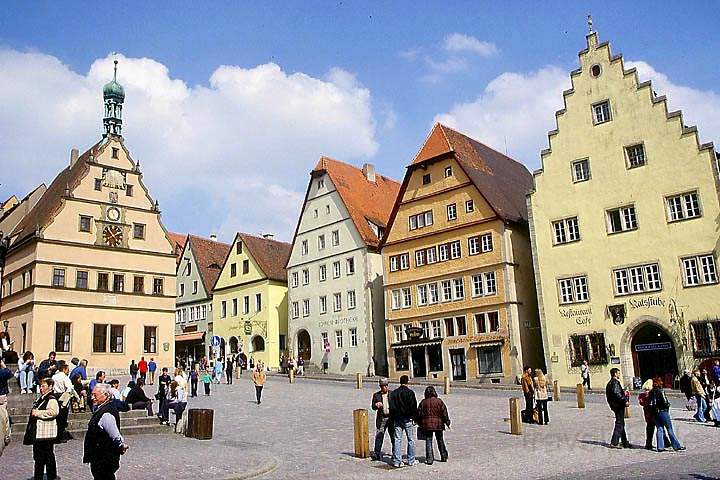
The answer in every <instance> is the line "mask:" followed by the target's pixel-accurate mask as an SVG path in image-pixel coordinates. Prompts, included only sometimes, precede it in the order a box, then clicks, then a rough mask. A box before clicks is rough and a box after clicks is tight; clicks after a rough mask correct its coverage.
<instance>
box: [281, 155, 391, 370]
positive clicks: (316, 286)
mask: <svg viewBox="0 0 720 480" xmlns="http://www.w3.org/2000/svg"><path fill="white" fill-rule="evenodd" d="M399 189H400V184H399V183H397V182H396V181H394V180H392V179H390V178H388V177H385V176H383V175H380V174H378V173H376V172H375V168H374V166H373V165H370V164H365V165H364V166H363V168H358V167H355V166H352V165H350V164H347V163H344V162H340V161H337V160H333V159H331V158H328V157H322V158H320V161H319V162H318V163H317V165H316V166H315V168H314V169H313V170H312V171H311V172H310V181H309V183H308V188H307V191H306V193H305V201H304V203H303V208H302V211H301V214H300V218H299V219H298V224H297V228H296V229H295V236H294V238H293V248H292V254H291V255H290V259H289V261H288V265H287V270H288V285H289V287H290V288H289V308H290V325H289V335H290V352H291V355H292V356H293V357H302V358H303V359H304V361H305V364H306V366H307V367H309V368H313V367H314V368H318V369H322V368H325V369H326V371H328V372H330V373H335V374H353V375H354V374H356V373H363V374H374V372H376V371H377V372H385V371H386V370H387V360H386V356H385V333H384V332H385V328H384V323H385V322H384V318H385V317H384V305H383V289H382V284H383V269H382V258H381V255H380V249H379V244H380V239H381V238H382V236H383V234H384V232H385V228H386V225H387V221H388V218H389V216H390V211H391V210H392V206H393V203H394V201H395V197H396V196H397V193H398V190H399Z"/></svg>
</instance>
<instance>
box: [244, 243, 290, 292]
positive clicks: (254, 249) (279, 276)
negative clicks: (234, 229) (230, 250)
mask: <svg viewBox="0 0 720 480" xmlns="http://www.w3.org/2000/svg"><path fill="white" fill-rule="evenodd" d="M238 238H239V239H240V240H242V242H243V248H247V250H248V253H249V255H250V256H251V257H252V258H253V259H254V260H255V262H256V263H257V264H258V266H259V267H260V269H261V270H262V271H263V273H264V274H265V276H266V277H267V278H268V279H270V280H276V281H278V282H284V283H287V271H286V270H285V265H287V262H288V259H289V258H290V250H291V249H292V245H291V244H289V243H286V242H280V241H277V240H272V239H269V238H263V237H256V236H254V235H250V234H247V233H239V232H238V234H237V238H236V240H235V242H233V245H234V244H235V243H236V242H237V239H238Z"/></svg>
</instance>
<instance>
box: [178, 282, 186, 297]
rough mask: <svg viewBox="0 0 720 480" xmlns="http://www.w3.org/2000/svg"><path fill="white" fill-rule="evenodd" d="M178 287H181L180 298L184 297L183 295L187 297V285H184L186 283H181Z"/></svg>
mask: <svg viewBox="0 0 720 480" xmlns="http://www.w3.org/2000/svg"><path fill="white" fill-rule="evenodd" d="M178 287H180V288H179V290H180V293H179V294H178V296H179V297H182V296H183V295H185V284H184V283H181V284H180V285H178Z"/></svg>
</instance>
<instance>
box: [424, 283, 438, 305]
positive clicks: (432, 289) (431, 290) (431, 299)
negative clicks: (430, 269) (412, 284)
mask: <svg viewBox="0 0 720 480" xmlns="http://www.w3.org/2000/svg"><path fill="white" fill-rule="evenodd" d="M427 286H428V304H429V305H434V304H436V303H438V302H439V301H440V296H439V294H438V286H437V283H434V282H433V283H428V284H427Z"/></svg>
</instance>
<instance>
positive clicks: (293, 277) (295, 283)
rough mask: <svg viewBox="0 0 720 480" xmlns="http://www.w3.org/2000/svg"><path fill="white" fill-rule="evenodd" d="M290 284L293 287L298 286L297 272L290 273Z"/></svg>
mask: <svg viewBox="0 0 720 480" xmlns="http://www.w3.org/2000/svg"><path fill="white" fill-rule="evenodd" d="M290 286H291V287H292V288H295V287H297V286H298V272H292V273H291V274H290Z"/></svg>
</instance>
